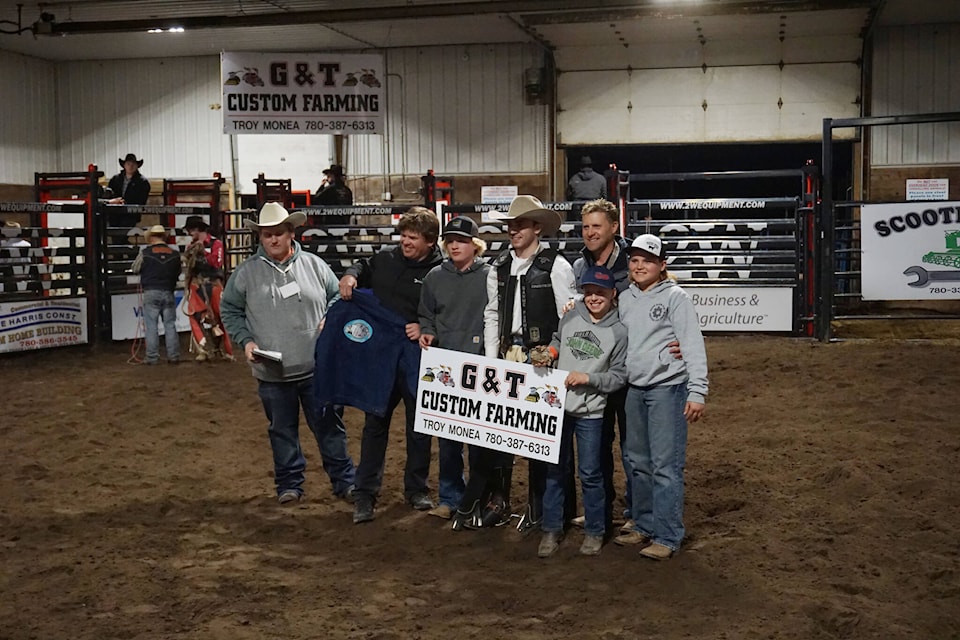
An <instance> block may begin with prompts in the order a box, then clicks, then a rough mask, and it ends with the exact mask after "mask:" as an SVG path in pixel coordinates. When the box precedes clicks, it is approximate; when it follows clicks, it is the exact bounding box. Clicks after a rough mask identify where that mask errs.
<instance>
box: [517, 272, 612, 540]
mask: <svg viewBox="0 0 960 640" xmlns="http://www.w3.org/2000/svg"><path fill="white" fill-rule="evenodd" d="M580 285H581V287H582V289H583V300H579V301H577V303H576V304H575V305H574V307H573V309H572V310H571V311H569V312H568V313H566V314H565V315H564V316H563V318H561V320H560V326H559V328H558V330H557V332H556V333H554V334H553V340H551V342H550V347H549V349H550V354H551V355H552V356H553V357H554V358H555V359H556V360H557V367H558V368H559V369H563V370H566V371H569V373H568V374H567V377H566V380H565V381H564V382H565V385H566V387H567V396H566V407H564V419H563V432H562V434H561V440H560V460H559V461H558V464H551V465H549V466H548V468H547V486H546V491H544V494H543V524H542V525H541V529H542V531H543V537H542V538H541V539H540V546H539V548H538V550H537V555H539V556H540V557H541V558H547V557H549V556H551V555H553V554H554V553H555V552H556V550H557V548H558V547H559V544H560V540H561V539H562V538H563V505H564V499H565V497H566V495H565V494H566V491H565V487H566V485H567V484H568V479H567V478H566V477H565V475H567V474H566V470H567V469H569V468H571V467H572V460H571V458H572V456H573V438H574V436H576V438H577V458H578V460H577V467H578V470H579V475H580V486H581V489H582V493H583V512H584V527H583V528H584V531H585V533H586V536H585V537H584V539H583V544H582V545H581V546H580V553H582V554H583V555H597V554H598V553H600V549H601V547H602V546H603V534H604V531H605V529H606V491H605V490H604V482H603V471H602V468H601V463H600V457H601V456H600V452H601V448H602V441H603V438H602V436H603V413H604V409H605V408H606V406H607V395H608V394H610V393H613V392H614V391H617V390H619V389H621V388H622V387H623V386H624V384H625V383H626V375H627V371H626V357H627V330H626V327H624V326H623V324H622V323H621V322H620V319H619V316H618V314H617V309H616V302H615V301H616V296H617V289H616V280H615V278H614V275H613V273H612V272H611V271H610V270H609V269H607V268H606V267H601V266H593V267H590V268H588V269H587V270H586V271H585V272H584V273H583V275H582V276H581V278H580ZM535 362H536V360H535Z"/></svg>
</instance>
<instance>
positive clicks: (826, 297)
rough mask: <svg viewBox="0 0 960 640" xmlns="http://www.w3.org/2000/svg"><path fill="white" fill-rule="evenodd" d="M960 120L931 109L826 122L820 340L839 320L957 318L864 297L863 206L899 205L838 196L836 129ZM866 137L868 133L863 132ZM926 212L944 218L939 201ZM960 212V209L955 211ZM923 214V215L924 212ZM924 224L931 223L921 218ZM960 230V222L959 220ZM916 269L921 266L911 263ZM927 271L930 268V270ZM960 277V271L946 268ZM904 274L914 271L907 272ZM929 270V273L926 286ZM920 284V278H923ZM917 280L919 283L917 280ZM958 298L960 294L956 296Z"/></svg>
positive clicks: (819, 221) (818, 228)
mask: <svg viewBox="0 0 960 640" xmlns="http://www.w3.org/2000/svg"><path fill="white" fill-rule="evenodd" d="M957 121H960V112H956V111H954V112H948V113H930V114H917V115H901V116H883V117H869V118H845V119H832V118H824V120H823V167H822V169H823V181H822V182H823V197H822V203H821V209H822V211H821V215H820V216H817V217H816V218H815V229H814V233H813V237H814V238H815V239H816V240H817V245H818V251H817V252H816V254H815V259H816V267H815V268H816V272H817V273H818V274H819V277H818V278H817V287H816V309H815V310H816V336H817V338H818V339H819V340H821V341H823V342H827V341H829V340H831V338H832V335H833V331H832V326H831V323H832V322H833V321H834V320H932V319H937V320H956V319H960V315H957V314H956V313H933V312H925V313H917V312H912V313H904V314H890V313H888V312H886V311H885V310H877V309H871V308H869V307H868V305H867V304H866V303H865V302H864V299H863V297H862V279H863V276H864V273H863V247H862V244H861V239H862V232H863V229H862V228H861V224H860V221H861V208H862V207H863V206H865V205H872V204H893V203H887V202H869V201H863V200H848V199H842V198H835V195H834V193H833V190H834V187H833V184H834V162H833V130H834V129H844V128H851V127H855V128H861V129H862V128H869V127H881V126H893V125H907V124H924V123H936V122H957ZM860 137H861V138H862V137H863V136H862V135H861V136H860ZM916 204H917V205H918V208H920V209H922V210H924V212H925V213H926V212H928V211H935V212H936V213H937V217H938V221H943V217H942V216H940V211H939V210H938V206H937V204H936V203H927V205H926V206H922V205H923V203H922V202H918V203H916ZM955 214H956V215H960V212H955ZM918 215H919V214H918ZM918 220H920V222H918V223H917V224H918V225H922V224H929V222H923V221H922V218H920V217H918ZM953 222H954V224H956V225H957V228H960V220H957V218H956V217H955V218H954V221H953ZM911 268H916V267H911ZM924 271H925V270H924ZM941 273H946V274H949V275H950V276H952V279H954V280H960V271H954V272H952V273H951V272H950V271H947V272H941ZM904 275H908V274H907V273H906V272H905V273H904ZM926 277H928V274H927V273H926V272H925V273H924V275H923V278H924V284H926V282H925V278H926ZM918 282H919V280H918ZM914 284H916V283H914ZM952 299H954V300H956V299H958V296H957V295H956V294H954V296H953V298H952Z"/></svg>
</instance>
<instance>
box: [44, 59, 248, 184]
mask: <svg viewBox="0 0 960 640" xmlns="http://www.w3.org/2000/svg"><path fill="white" fill-rule="evenodd" d="M57 75H58V88H59V121H60V165H61V167H62V168H63V170H64V171H73V170H79V169H83V168H85V167H86V166H87V164H90V163H93V164H96V165H97V166H99V167H100V169H101V170H102V171H103V172H104V173H106V174H107V175H112V174H114V173H116V172H118V171H119V170H120V167H119V165H118V163H117V158H118V157H121V156H123V155H125V154H127V153H135V154H137V156H138V157H140V158H143V159H144V160H145V162H144V166H143V173H144V175H146V176H147V177H148V178H149V177H150V176H162V177H177V178H204V177H209V176H211V175H213V173H214V172H215V171H219V172H222V173H223V175H224V176H228V177H229V176H230V175H231V167H230V145H229V138H227V137H226V136H224V135H223V133H222V122H221V121H222V117H221V112H220V110H219V104H220V80H219V79H220V61H219V58H218V57H216V56H211V57H206V56H205V57H194V58H162V59H155V60H146V59H144V60H117V61H86V62H69V63H65V64H61V65H60V66H59V67H58V68H57Z"/></svg>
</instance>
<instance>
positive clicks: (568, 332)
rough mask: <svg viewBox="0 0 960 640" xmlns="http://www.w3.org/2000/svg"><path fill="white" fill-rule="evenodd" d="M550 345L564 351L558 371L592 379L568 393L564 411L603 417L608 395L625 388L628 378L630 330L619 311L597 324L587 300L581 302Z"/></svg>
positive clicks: (568, 316)
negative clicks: (574, 372) (628, 334)
mask: <svg viewBox="0 0 960 640" xmlns="http://www.w3.org/2000/svg"><path fill="white" fill-rule="evenodd" d="M550 346H551V347H553V348H554V349H556V350H557V351H559V352H560V358H559V359H558V360H557V368H558V369H562V370H564V371H579V372H581V373H586V374H588V376H589V382H588V383H587V384H585V385H580V386H578V387H573V388H571V389H569V390H568V391H567V406H566V407H564V409H563V410H564V411H565V412H567V413H569V414H571V415H574V416H577V417H578V418H601V417H603V410H604V408H605V407H606V406H607V394H608V393H612V392H613V391H616V390H617V389H621V388H622V387H623V386H624V385H625V384H626V379H627V368H626V358H627V329H626V327H624V326H623V324H621V322H620V318H619V317H618V316H617V310H616V309H611V310H610V312H609V313H607V315H605V316H604V317H603V318H601V319H600V320H598V321H597V322H594V321H593V318H591V317H590V312H589V311H587V307H586V306H585V305H584V304H583V301H582V300H578V301H577V303H576V304H575V305H574V307H573V309H572V310H571V311H568V312H567V313H565V314H564V316H563V317H562V318H561V319H560V327H559V328H558V329H557V332H556V333H555V334H553V340H551V341H550Z"/></svg>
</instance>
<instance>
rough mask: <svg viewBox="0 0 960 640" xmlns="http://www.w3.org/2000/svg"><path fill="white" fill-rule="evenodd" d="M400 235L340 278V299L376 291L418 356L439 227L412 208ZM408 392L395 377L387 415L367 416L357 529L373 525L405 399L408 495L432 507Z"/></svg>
mask: <svg viewBox="0 0 960 640" xmlns="http://www.w3.org/2000/svg"><path fill="white" fill-rule="evenodd" d="M397 231H398V232H399V233H400V245H399V246H397V247H391V248H389V249H383V250H382V251H380V252H379V253H377V254H375V255H374V256H373V257H371V258H364V259H362V260H358V261H357V262H355V263H354V264H353V265H352V266H351V267H350V268H348V269H347V271H346V273H345V274H344V276H343V277H342V278H340V296H341V297H342V298H343V299H344V300H350V299H351V298H352V297H353V290H354V289H356V288H357V287H361V288H369V289H372V290H373V294H374V295H375V296H376V297H377V298H379V299H380V302H381V303H382V304H383V306H385V307H386V308H388V309H390V310H391V311H393V312H395V313H396V314H398V315H400V316H401V317H403V318H404V319H405V320H406V321H407V325H406V327H405V333H406V337H407V339H408V340H409V341H410V345H409V346H410V347H412V348H413V349H418V350H419V340H420V319H419V316H418V308H419V305H420V288H421V287H422V285H423V279H424V277H425V276H426V275H427V273H428V272H429V271H430V270H431V269H433V268H434V267H435V266H437V265H438V264H440V263H441V261H442V260H441V255H440V251H439V250H438V249H437V238H438V236H439V235H440V224H439V222H438V221H437V216H436V215H435V214H434V213H433V212H432V211H430V210H429V209H425V208H423V207H413V208H411V209H410V210H409V211H407V212H406V213H405V214H404V215H403V217H402V218H401V219H400V222H399V223H398V225H397ZM408 387H409V385H408V384H407V383H406V382H405V376H403V375H397V376H395V377H394V382H393V390H392V391H391V395H390V402H389V404H388V406H387V412H386V414H385V415H384V416H383V417H381V416H378V415H375V414H373V413H367V414H366V417H365V420H364V424H363V439H362V441H361V448H360V464H359V466H358V467H357V479H356V484H357V488H356V491H355V498H356V499H355V502H354V511H353V521H354V523H360V522H369V521H370V520H373V513H374V505H375V504H376V500H377V495H378V494H379V493H380V486H381V484H382V482H383V464H384V460H385V457H386V452H387V441H388V436H389V430H390V418H391V416H392V414H393V410H394V409H396V407H397V405H398V404H399V403H400V400H401V399H402V400H403V405H404V408H405V410H406V417H407V419H406V427H407V463H406V468H405V470H404V474H403V491H404V495H405V497H406V499H407V502H409V503H410V505H411V506H412V507H413V508H414V509H417V510H419V511H426V510H429V509H432V508H433V507H434V504H433V501H432V500H431V499H430V496H429V494H428V491H427V475H428V474H429V472H430V441H431V440H430V436H429V435H427V434H423V433H416V432H415V431H414V430H413V423H414V417H415V415H416V401H415V400H416V399H415V394H416V389H410V388H408Z"/></svg>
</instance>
